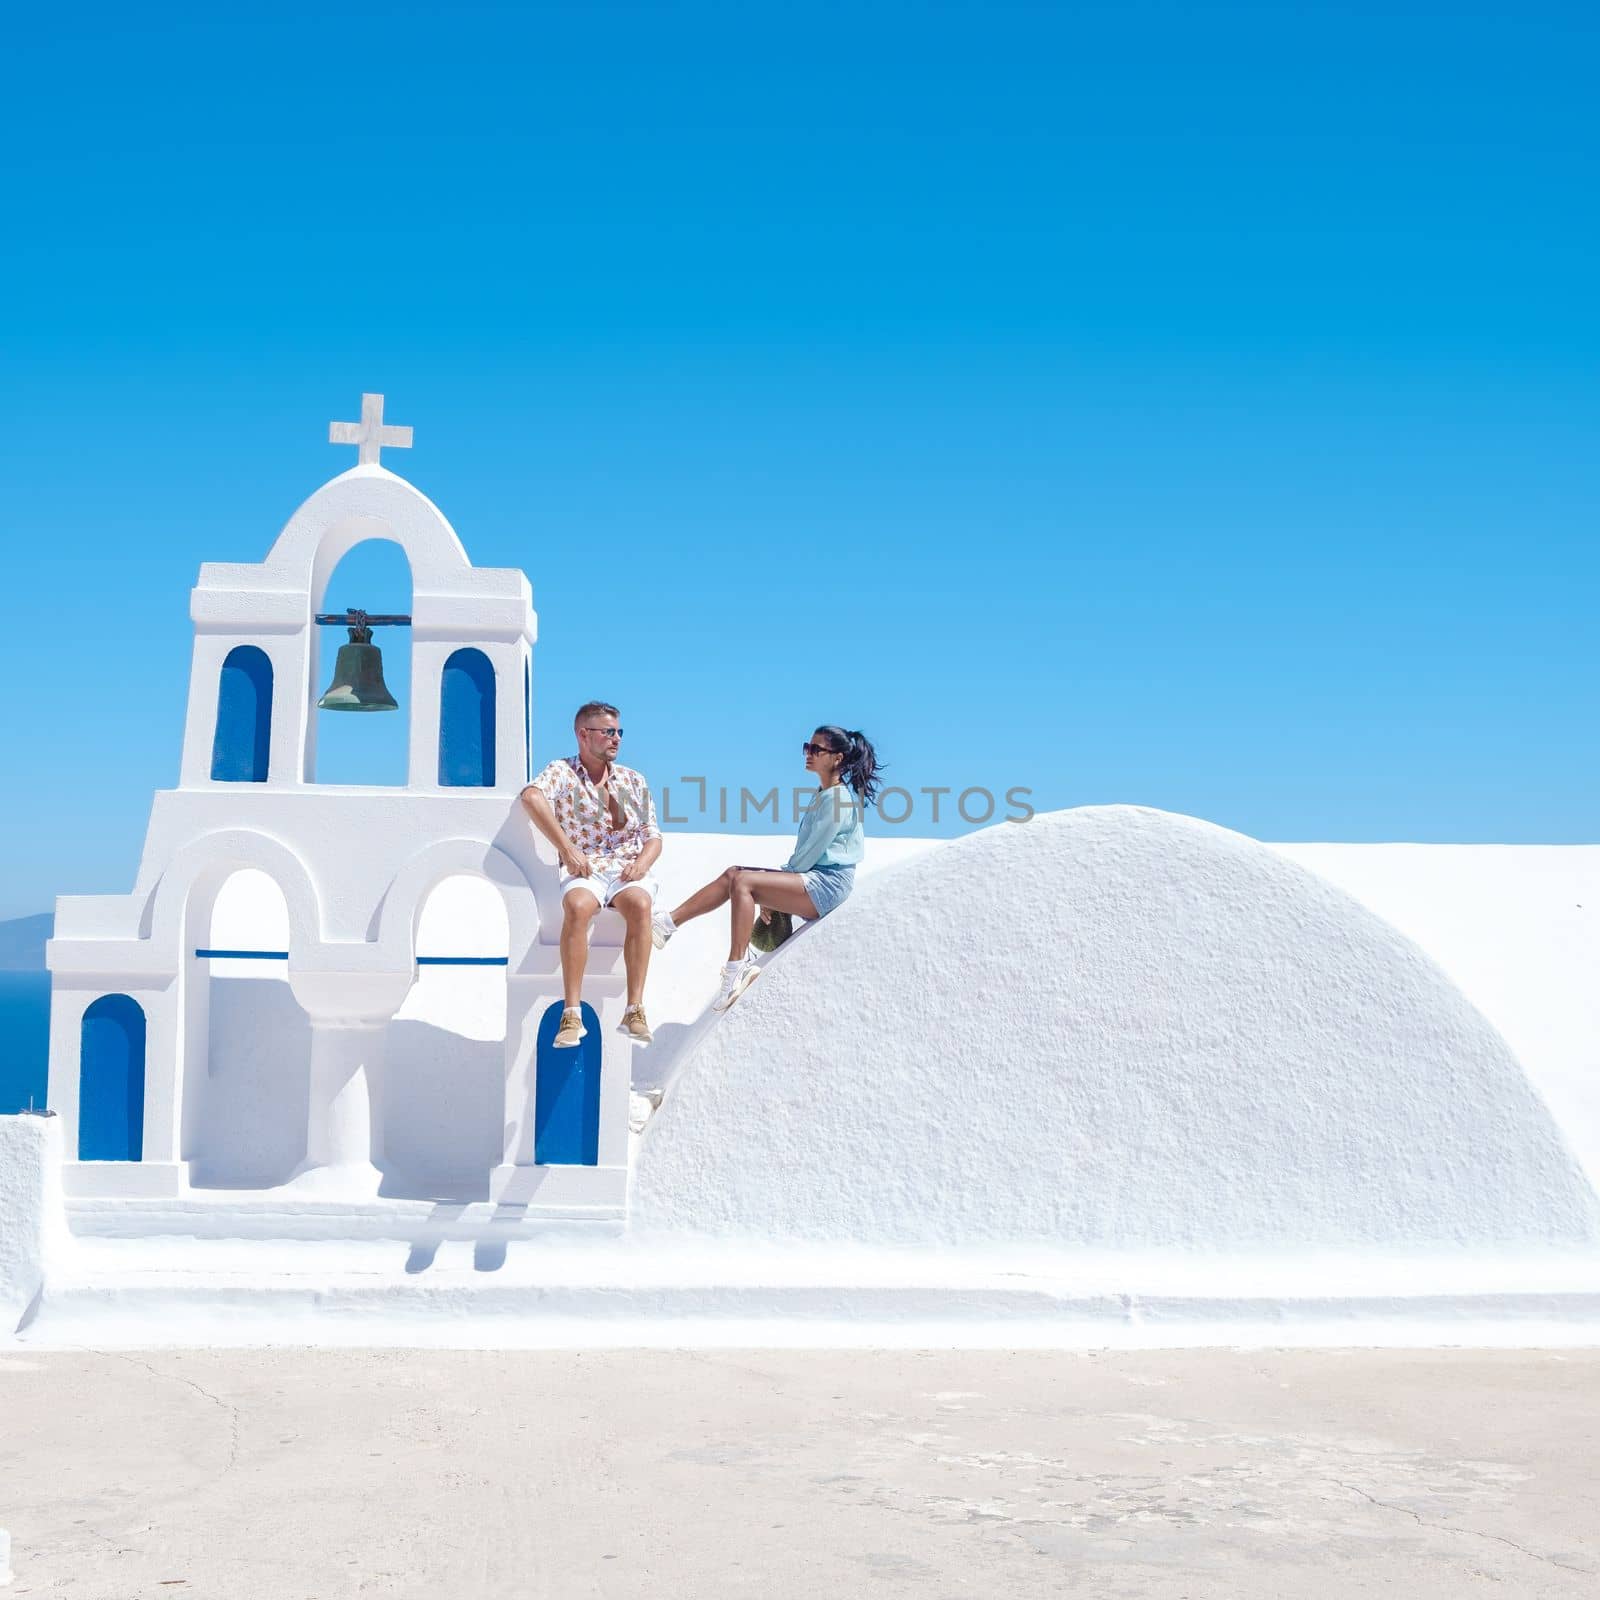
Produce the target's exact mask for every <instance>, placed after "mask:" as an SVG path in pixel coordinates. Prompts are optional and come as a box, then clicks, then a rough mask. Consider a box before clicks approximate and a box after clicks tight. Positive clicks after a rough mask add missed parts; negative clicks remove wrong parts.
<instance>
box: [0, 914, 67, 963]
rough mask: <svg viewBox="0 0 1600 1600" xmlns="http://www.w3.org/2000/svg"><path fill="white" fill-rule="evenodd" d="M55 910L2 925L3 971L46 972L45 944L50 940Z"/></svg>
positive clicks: (15, 918)
mask: <svg viewBox="0 0 1600 1600" xmlns="http://www.w3.org/2000/svg"><path fill="white" fill-rule="evenodd" d="M54 921H55V913H54V912H52V911H40V912H38V913H37V914H36V915H34V916H31V917H13V918H12V919H11V920H10V921H9V922H0V972H43V971H44V969H45V968H44V942H45V940H46V939H48V938H49V937H50V928H51V924H52V923H54Z"/></svg>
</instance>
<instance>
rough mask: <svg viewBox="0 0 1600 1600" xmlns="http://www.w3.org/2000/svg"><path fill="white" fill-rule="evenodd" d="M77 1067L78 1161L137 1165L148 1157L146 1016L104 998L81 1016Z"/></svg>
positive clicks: (135, 1005)
mask: <svg viewBox="0 0 1600 1600" xmlns="http://www.w3.org/2000/svg"><path fill="white" fill-rule="evenodd" d="M80 1039H81V1043H80V1050H79V1069H78V1159H79V1160H80V1161H137V1160H139V1159H140V1157H141V1156H142V1155H143V1154H144V1012H143V1011H142V1010H141V1009H140V1006H139V1002H138V1001H137V1000H132V999H130V998H129V997H128V996H127V995H125V994H106V995H101V997H100V998H99V999H98V1000H96V1001H95V1003H94V1004H93V1005H92V1006H90V1007H89V1009H88V1010H87V1011H85V1012H84V1014H83V1032H82V1034H81V1036H80Z"/></svg>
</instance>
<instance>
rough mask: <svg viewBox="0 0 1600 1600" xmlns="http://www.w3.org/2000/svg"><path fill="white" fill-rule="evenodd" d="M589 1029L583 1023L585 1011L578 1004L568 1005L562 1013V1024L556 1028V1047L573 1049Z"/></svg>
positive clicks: (558, 1048)
mask: <svg viewBox="0 0 1600 1600" xmlns="http://www.w3.org/2000/svg"><path fill="white" fill-rule="evenodd" d="M588 1031H589V1030H588V1029H587V1028H586V1027H584V1025H583V1013H582V1012H581V1011H580V1010H579V1009H578V1008H577V1007H576V1006H568V1007H567V1009H566V1010H565V1011H563V1012H562V1013H561V1026H560V1027H559V1028H557V1029H556V1037H555V1047H556V1049H557V1050H570V1049H572V1048H573V1046H574V1045H576V1044H577V1042H578V1041H579V1040H580V1039H581V1038H583V1037H584V1036H585V1035H586V1034H587V1033H588Z"/></svg>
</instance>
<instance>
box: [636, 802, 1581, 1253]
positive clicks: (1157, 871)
mask: <svg viewBox="0 0 1600 1600" xmlns="http://www.w3.org/2000/svg"><path fill="white" fill-rule="evenodd" d="M869 848H870V845H869ZM632 1204H633V1218H634V1222H635V1224H636V1226H637V1227H638V1228H640V1229H641V1230H649V1229H656V1230H668V1231H674V1232H677V1231H689V1232H698V1233H705V1234H713V1235H724V1236H746V1237H764V1238H769V1239H772V1238H785V1237H787V1238H795V1239H808V1240H839V1241H859V1242H863V1243H898V1244H943V1245H958V1246H959V1245H977V1244H985V1243H1001V1242H1015V1243H1019V1244H1020V1243H1030V1244H1037V1243H1048V1244H1052V1245H1061V1246H1084V1247H1097V1248H1108V1249H1148V1248H1164V1247H1172V1248H1186V1249H1193V1248H1211V1247H1226V1248H1230V1249H1239V1248H1245V1249H1250V1248H1258V1249H1263V1250H1267V1249H1274V1250H1275V1249H1285V1248H1288V1249H1305V1248H1323V1249H1339V1248H1345V1247H1357V1248H1365V1247H1371V1246H1374V1245H1376V1246H1393V1247H1396V1248H1402V1247H1403V1248H1416V1247H1423V1248H1445V1249H1450V1248H1458V1247H1459V1248H1471V1249H1474V1250H1478V1249H1482V1248H1484V1247H1495V1248H1511V1249H1514V1248H1517V1247H1519V1246H1522V1245H1532V1244H1538V1245H1558V1246H1561V1245H1580V1244H1584V1243H1588V1242H1592V1241H1594V1240H1595V1239H1596V1238H1597V1237H1600V1205H1597V1201H1596V1197H1595V1195H1594V1193H1593V1191H1592V1190H1591V1189H1590V1187H1589V1185H1588V1184H1587V1182H1586V1180H1585V1179H1584V1178H1583V1176H1582V1175H1581V1173H1580V1171H1579V1169H1578V1167H1577V1165H1576V1163H1575V1162H1574V1161H1573V1159H1572V1157H1571V1156H1570V1154H1569V1153H1568V1151H1567V1149H1566V1147H1565V1145H1564V1144H1563V1141H1562V1139H1561V1136H1560V1134H1559V1132H1558V1130H1557V1128H1556V1126H1555V1124H1554V1122H1553V1121H1552V1119H1551V1117H1550V1114H1549V1112H1548V1111H1547V1110H1546V1108H1545V1106H1544V1104H1543V1102H1542V1101H1541V1100H1540V1098H1539V1097H1538V1095H1537V1094H1536V1093H1535V1091H1534V1090H1533V1089H1532V1087H1531V1086H1530V1085H1529V1083H1528V1080H1527V1078H1526V1076H1525V1074H1524V1072H1523V1070H1522V1068H1521V1066H1520V1065H1519V1063H1518V1062H1517V1060H1516V1059H1515V1057H1514V1056H1513V1055H1512V1053H1511V1051H1510V1049H1509V1048H1508V1046H1507V1045H1506V1043H1505V1042H1504V1040H1503V1039H1502V1038H1501V1037H1500V1035H1499V1034H1498V1033H1497V1032H1496V1031H1495V1030H1494V1029H1493V1028H1492V1027H1491V1026H1490V1025H1489V1023H1488V1022H1487V1021H1486V1020H1485V1019H1484V1018H1483V1017H1482V1016H1481V1015H1480V1014H1479V1013H1478V1012H1477V1011H1476V1010H1475V1009H1474V1008H1473V1007H1472V1006H1471V1004H1470V1003H1469V1002H1468V1001H1467V1000H1466V999H1465V997H1464V996H1463V995H1462V994H1461V993H1460V991H1459V990H1457V989H1456V987H1455V986H1454V985H1453V984H1452V983H1451V982H1450V981H1449V980H1448V979H1447V978H1446V977H1445V976H1444V974H1443V973H1442V972H1440V971H1439V969H1438V968H1437V967H1436V966H1434V964H1433V963H1432V962H1431V961H1430V960H1429V959H1428V958H1427V957H1426V956H1424V955H1423V954H1422V952H1421V951H1420V950H1418V949H1417V948H1416V946H1414V945H1413V944H1411V943H1410V941H1409V940H1407V939H1405V938H1404V937H1403V936H1402V935H1400V934H1399V933H1398V932H1396V931H1395V929H1393V928H1392V927H1390V926H1389V925H1388V924H1387V923H1385V922H1384V921H1382V920H1381V919H1380V918H1378V917H1376V916H1374V915H1373V914H1372V913H1371V912H1369V911H1367V910H1366V909H1365V908H1363V907H1362V906H1360V905H1359V904H1357V902H1356V901H1354V900H1353V899H1351V898H1350V897H1349V896H1347V895H1346V894H1344V893H1343V892H1342V891H1340V890H1338V889H1335V888H1334V887H1333V886H1332V885H1330V884H1328V883H1326V882H1325V881H1323V880H1322V879H1320V878H1318V877H1316V876H1314V875H1313V874H1311V873H1309V872H1307V871H1306V870H1304V869H1303V868H1301V867H1298V866H1296V865H1294V864H1293V863H1291V862H1288V861H1286V860H1284V859H1283V858H1282V857H1281V856H1279V855H1277V854H1275V853H1273V852H1272V851H1271V850H1269V849H1267V848H1266V847H1265V846H1263V845H1260V844H1258V843H1256V842H1255V841H1253V840H1251V839H1248V838H1245V837H1244V836H1242V835H1240V834H1236V833H1231V832H1229V831H1227V830H1225V829H1222V828H1218V827H1214V826H1212V825H1211V824H1208V823H1204V822H1199V821H1196V820H1194V819H1192V818H1188V817H1181V816H1173V815H1170V814H1167V813H1164V812H1159V811H1152V810H1146V809H1141V808H1134V807H1126V806H1110V807H1091V808H1085V809H1082V810H1076V811H1065V812H1055V813H1051V814H1048V815H1044V816H1040V817H1037V818H1035V819H1034V820H1033V821H1031V822H1029V823H1026V824H1001V825H1000V826H997V827H993V828H989V829H987V830H985V831H984V832H982V833H978V834H974V835H972V836H970V837H968V838H966V839H962V840H959V841H956V842H954V843H951V844H950V845H947V846H945V847H942V848H941V849H939V850H937V851H934V852H931V853H930V854H928V855H926V856H923V857H920V858H918V859H917V860H915V861H912V862H909V863H906V864H905V865H903V866H900V867H897V868H894V869H891V870H889V871H887V872H884V873H881V874H878V875H876V876H874V877H872V878H869V879H867V880H866V881H864V882H863V883H862V884H861V886H860V887H859V888H858V889H857V891H856V893H855V894H854V895H853V896H852V897H851V899H850V900H849V901H848V902H846V904H845V905H844V906H843V907H842V908H841V909H840V910H839V911H837V912H836V913H835V914H834V915H833V916H831V917H829V918H828V919H827V920H825V921H824V922H822V923H820V924H818V925H817V926H816V927H814V928H811V929H808V930H806V931H805V932H804V933H803V934H802V935H801V936H799V937H798V938H797V939H796V940H795V941H794V943H793V944H792V945H791V946H789V947H788V948H787V949H786V950H784V951H782V952H780V953H779V955H778V956H777V957H776V958H774V959H773V960H772V961H771V962H770V963H769V965H768V968H767V970H766V971H765V973H764V974H763V976H762V978H761V980H760V981H759V982H758V983H757V984H755V986H754V987H753V988H752V989H751V990H750V991H749V992H748V994H747V995H746V996H745V997H744V998H743V999H742V1000H741V1001H740V1002H739V1003H738V1005H737V1006H736V1007H734V1009H733V1010H732V1011H731V1012H730V1013H729V1014H728V1016H727V1018H726V1019H725V1020H724V1021H723V1022H721V1023H720V1024H719V1025H717V1026H716V1027H715V1028H713V1029H712V1030H711V1032H710V1033H709V1034H708V1035H707V1037H706V1038H705V1040H704V1042H703V1043H702V1044H701V1046H700V1047H699V1049H698V1050H697V1051H696V1052H695V1053H694V1055H693V1056H692V1057H690V1058H689V1059H688V1060H687V1061H686V1062H685V1063H684V1065H683V1068H682V1070H681V1071H680V1072H679V1074H678V1075H677V1077H676V1080H675V1082H674V1085H673V1087H672V1089H671V1091H670V1092H669V1094H668V1095H667V1098H666V1101H665V1103H664V1104H663V1106H662V1108H661V1110H660V1111H659V1112H658V1113H657V1114H656V1116H655V1117H654V1118H653V1119H652V1120H651V1123H650V1124H649V1126H648V1127H647V1129H646V1131H645V1135H644V1138H643V1142H642V1146H641V1148H640V1151H639V1154H638V1162H637V1167H636V1172H635V1178H634V1186H633V1197H632Z"/></svg>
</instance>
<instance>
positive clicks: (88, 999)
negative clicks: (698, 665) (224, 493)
mask: <svg viewBox="0 0 1600 1600" xmlns="http://www.w3.org/2000/svg"><path fill="white" fill-rule="evenodd" d="M329 439H330V441H331V442H333V443H336V444H353V445H355V446H356V447H357V451H358V460H357V463H356V465H355V466H353V467H351V468H350V469H349V470H348V471H346V472H343V473H341V474H340V475H339V476H338V477H336V478H334V479H332V480H331V481H330V482H328V483H326V484H324V485H323V486H322V488H320V489H318V490H317V491H316V493H314V494H313V495H312V496H311V497H310V498H309V499H308V500H307V501H306V502H305V503H304V504H303V505H302V506H301V507H300V508H299V510H297V511H296V512H295V513H294V515H293V516H292V517H291V518H290V519H289V521H288V523H287V525H286V526H285V527H284V529H283V531H282V532H281V533H280V534H279V535H278V537H277V539H276V540H275V541H274V543H273V545H272V547H271V549H270V550H269V551H268V553H267V556H266V559H265V560H264V561H262V562H260V563H259V564H244V563H213V562H207V563H205V564H204V565H202V567H201V569H200V578H199V582H198V583H197V584H196V585H195V588H194V590H193V593H192V596H191V602H190V615H191V617H192V619H193V622H194V655H193V665H192V668H191V671H190V679H189V698H188V712H187V717H186V719H185V724H184V737H183V754H182V765H181V775H180V779H179V783H178V787H177V788H176V789H173V790H166V791H161V792H158V793H157V794H156V796H155V799H154V804H153V806H152V809H151V815H150V823H149V829H148V832H147V835H146V839H145V845H144V853H143V857H142V859H141V862H140V866H139V872H138V877H137V880H136V882H135V885H134V889H133V892H132V893H131V894H128V895H87V896H85V895H73V896H63V897H62V898H61V899H59V900H58V902H57V911H56V924H55V927H56V936H55V938H54V939H53V940H52V941H51V943H50V946H49V953H48V959H49V965H50V969H51V973H52V995H51V1037H50V1103H51V1105H52V1106H53V1107H54V1109H55V1110H56V1111H57V1112H58V1113H59V1114H60V1116H61V1118H62V1119H63V1133H64V1136H65V1143H66V1148H67V1152H68V1155H69V1160H70V1158H71V1157H73V1156H76V1158H77V1159H76V1160H75V1161H72V1162H71V1164H70V1165H69V1166H68V1168H67V1170H66V1174H65V1177H66V1186H67V1191H68V1193H69V1195H71V1194H77V1195H80V1196H90V1195H117V1196H144V1197H151V1198H157V1197H171V1196H176V1195H180V1194H192V1195H194V1196H196V1197H201V1196H203V1195H204V1194H206V1193H212V1192H214V1193H217V1194H218V1195H219V1198H220V1197H221V1196H224V1195H232V1196H234V1197H235V1198H237V1197H238V1196H239V1194H241V1193H242V1192H244V1191H253V1192H258V1193H259V1192H263V1191H264V1192H266V1193H268V1194H271V1195H276V1196H278V1197H279V1198H283V1197H286V1196H289V1195H304V1196H307V1197H308V1198H327V1199H336V1200H339V1201H349V1202H357V1203H365V1202H367V1201H369V1200H376V1199H377V1198H378V1197H380V1196H389V1195H396V1196H406V1197H411V1198H432V1199H440V1200H448V1199H458V1200H474V1199H495V1200H505V1201H508V1202H515V1203H518V1204H525V1205H527V1206H528V1207H529V1208H530V1209H531V1210H533V1211H535V1212H537V1211H540V1210H544V1209H548V1210H550V1211H552V1212H556V1213H559V1214H562V1215H588V1216H608V1215H609V1216H619V1215H621V1212H622V1208H623V1205H624V1202H625V1196H626V1180H627V1140H628V1131H627V1107H628V1088H629V1083H628V1070H629V1062H628V1056H627V1050H628V1046H627V1044H626V1042H625V1041H624V1040H622V1039H621V1038H620V1037H619V1036H618V1035H617V1034H616V1032H615V1024H616V1022H617V1020H618V1019H619V1018H620V1014H621V1009H622V1004H623V978H622V967H621V950H620V925H618V924H617V923H616V919H615V918H611V917H605V918H602V919H601V920H600V925H599V926H598V928H597V932H596V935H595V949H594V951H593V954H592V957H591V960H590V965H589V976H588V979H587V980H586V984H585V995H584V998H585V1002H586V1004H588V1005H589V1006H591V1007H592V1008H593V1009H594V1011H595V1013H596V1015H597V1018H598V1020H599V1021H600V1023H601V1027H600V1028H599V1029H594V1030H591V1034H592V1038H591V1041H590V1044H589V1047H588V1048H587V1049H584V1050H577V1051H559V1052H552V1051H551V1050H550V1049H549V1048H548V1039H547V1036H548V1035H551V1034H553V1032H554V1027H553V1020H552V1014H551V1008H552V1007H555V1008H556V1013H557V1014H558V1013H559V1007H560V1001H561V984H560V975H559V960H558V951H557V945H556V940H557V937H558V934H559V928H560V905H559V900H558V894H557V875H556V867H555V862H554V859H553V856H552V854H551V852H550V851H549V848H548V846H547V845H545V844H544V843H543V842H542V841H539V840H537V839H536V836H535V834H534V832H533V830H532V828H531V827H530V826H529V824H528V820H527V818H526V815H525V813H524V812H523V810H522V808H521V806H520V805H519V803H518V795H519V793H520V791H521V790H522V788H523V786H524V785H525V784H526V783H527V781H528V779H529V778H530V776H531V775H532V772H533V770H534V768H533V763H532V759H531V751H530V748H529V745H530V739H531V729H532V695H533V669H532V652H533V643H534V639H535V633H536V619H535V615H534V611H533V606H532V593H531V589H530V587H529V583H528V580H527V578H526V576H525V575H524V574H523V573H522V572H521V571H518V570H516V569H514V568H480V567H474V566H473V565H472V563H471V562H470V561H469V560H468V558H467V553H466V551H465V549H464V548H463V547H462V544H461V541H460V539H459V538H458V537H457V536H456V533H455V530H454V529H453V528H452V527H451V526H450V524H449V522H448V521H447V520H446V519H445V517H444V515H443V513H442V512H440V510H439V509H438V507H437V506H435V505H434V504H433V502H432V501H430V500H429V499H428V498H427V496H425V495H424V494H422V493H421V492H420V491H419V490H418V489H416V488H415V487H414V486H413V485H412V484H410V483H408V482H407V481H406V480H405V479H404V478H401V477H398V476H397V475H396V474H394V473H393V472H391V471H389V470H388V468H386V467H385V466H384V465H383V464H382V462H381V460H380V455H381V452H382V451H383V450H384V449H390V450H392V449H396V448H409V447H410V445H411V429H410V428H405V427H396V426H394V425H392V424H388V423H385V422H384V420H383V396H382V395H364V396H363V397H362V407H361V420H360V422H358V423H350V422H336V423H334V424H332V426H331V428H330V430H329ZM375 539H376V540H387V541H389V542H391V543H392V544H394V545H396V546H398V547H399V550H400V551H401V553H402V554H403V555H404V557H405V560H406V562H407V563H408V565H409V567H410V572H411V580H412V583H411V587H412V600H411V609H410V611H409V612H408V613H406V614H404V615H400V614H387V615H377V616H370V617H367V616H363V615H361V614H354V613H351V614H345V613H330V612H328V611H327V610H326V609H325V608H326V606H327V602H328V599H329V595H328V586H329V580H330V578H331V576H332V574H333V572H334V569H335V567H336V566H337V565H338V563H339V562H340V560H341V558H342V557H344V556H345V555H346V554H347V553H348V552H349V551H351V550H352V549H354V548H355V547H356V546H357V545H359V544H362V543H364V542H365V541H367V540H375ZM343 627H349V628H350V629H351V630H352V631H351V633H350V635H349V639H350V641H351V645H350V646H347V649H348V650H349V652H350V653H348V654H345V653H341V656H340V659H339V670H338V671H337V672H335V663H334V659H333V656H334V651H333V649H332V648H331V647H330V648H328V649H327V650H324V649H323V644H322V641H323V635H324V633H325V631H328V630H332V631H333V632H334V634H335V637H336V639H337V640H338V642H340V643H341V644H343V643H344V635H343V634H342V633H339V632H338V630H339V629H340V628H343ZM366 637H370V639H371V645H366V644H364V643H363V642H360V641H363V640H364V639H365V638H366ZM372 645H375V646H377V647H378V648H379V649H382V650H385V651H388V652H390V659H391V661H393V660H394V659H396V654H395V653H396V652H399V651H404V650H407V649H408V650H409V652H410V662H411V672H410V691H409V693H408V694H407V695H406V702H407V703H405V704H403V705H401V706H399V707H398V709H397V710H396V709H386V707H387V706H392V703H393V702H392V697H388V696H387V695H386V694H384V693H383V692H382V690H383V684H382V676H381V669H380V668H379V667H378V663H377V657H376V655H375V654H371V653H367V652H370V651H371V646H372ZM352 647H353V648H352ZM351 674H355V675H356V677H357V678H360V680H361V681H359V682H354V683H346V682H343V681H340V682H337V683H332V684H330V683H329V679H330V675H332V676H334V677H337V678H339V679H341V680H343V679H344V678H347V677H349V676H350V675H351ZM363 674H365V676H362V675H363ZM374 674H375V675H376V680H375V683H374V681H373V675H374ZM325 685H327V686H328V692H327V693H326V694H325V693H324V686H325ZM319 701H320V702H321V705H320V707H319ZM375 706H376V707H379V708H380V709H379V710H378V714H384V715H390V716H400V717H404V718H405V719H406V726H407V728H408V737H407V741H406V742H407V752H408V754H407V772H406V781H405V784H404V786H403V787H378V786H361V785H351V784H343V783H341V784H327V783H318V782H317V781H316V777H315V774H316V742H317V733H318V725H319V722H320V721H321V720H322V719H325V718H328V717H331V716H340V715H347V714H349V712H350V711H351V710H360V711H370V710H372V709H373V708H374V707H375ZM502 1017H503V1019H504V1021H503V1029H502V1028H501V1026H500V1019H501V1018H502ZM485 1019H488V1020H487V1021H486V1020H485Z"/></svg>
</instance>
